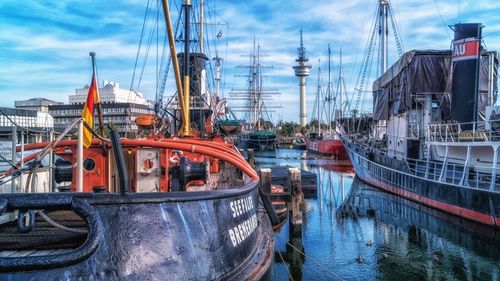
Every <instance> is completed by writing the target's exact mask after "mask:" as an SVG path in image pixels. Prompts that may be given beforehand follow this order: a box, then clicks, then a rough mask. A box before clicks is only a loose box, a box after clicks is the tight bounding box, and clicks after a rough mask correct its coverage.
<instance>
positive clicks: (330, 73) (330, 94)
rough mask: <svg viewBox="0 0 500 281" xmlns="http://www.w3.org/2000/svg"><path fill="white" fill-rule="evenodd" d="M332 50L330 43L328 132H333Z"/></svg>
mask: <svg viewBox="0 0 500 281" xmlns="http://www.w3.org/2000/svg"><path fill="white" fill-rule="evenodd" d="M332 92H333V91H332V50H331V48H330V44H328V89H327V101H328V118H327V120H328V134H331V133H332V99H333V97H332Z"/></svg>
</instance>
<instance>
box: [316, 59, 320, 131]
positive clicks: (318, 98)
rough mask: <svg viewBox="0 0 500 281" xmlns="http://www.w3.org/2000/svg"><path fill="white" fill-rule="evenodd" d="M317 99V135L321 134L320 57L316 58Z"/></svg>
mask: <svg viewBox="0 0 500 281" xmlns="http://www.w3.org/2000/svg"><path fill="white" fill-rule="evenodd" d="M316 100H317V101H318V137H319V135H320V134H321V59H318V92H317V93H316Z"/></svg>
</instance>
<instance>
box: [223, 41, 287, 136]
mask: <svg viewBox="0 0 500 281" xmlns="http://www.w3.org/2000/svg"><path fill="white" fill-rule="evenodd" d="M260 50H261V47H260V44H258V43H257V42H256V40H255V39H254V41H253V47H252V49H251V52H250V55H249V58H250V64H249V65H240V66H237V68H248V69H249V71H248V75H243V76H246V77H248V79H247V82H248V86H247V88H243V89H236V88H233V89H232V90H231V92H230V93H229V95H230V96H231V97H232V100H233V101H236V100H243V101H245V102H246V104H244V105H236V106H234V105H232V106H231V108H232V109H233V111H234V112H244V113H245V114H246V118H248V121H249V122H250V123H251V126H250V130H251V131H262V130H264V129H265V128H264V127H265V126H264V124H262V120H263V118H262V114H263V113H267V112H272V110H273V109H276V108H280V106H268V105H265V104H264V101H266V100H269V99H270V96H271V95H277V94H279V92H278V91H277V90H272V89H266V88H264V86H263V76H264V75H263V74H262V69H263V68H270V66H264V65H262V62H261V57H262V54H261V51H260ZM237 76H241V75H237Z"/></svg>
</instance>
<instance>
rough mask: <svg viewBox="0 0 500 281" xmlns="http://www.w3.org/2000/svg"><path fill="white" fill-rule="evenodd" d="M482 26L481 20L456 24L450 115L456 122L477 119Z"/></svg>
mask: <svg viewBox="0 0 500 281" xmlns="http://www.w3.org/2000/svg"><path fill="white" fill-rule="evenodd" d="M481 30H482V24H480V23H461V24H456V25H455V38H454V39H453V47H452V65H453V77H452V85H451V90H452V98H451V119H453V120H455V121H457V122H459V123H467V122H475V121H477V109H478V102H477V100H478V95H479V94H478V88H479V87H478V85H479V81H478V79H479V75H478V74H479V52H480V42H481ZM471 128H472V126H470V128H469V129H471Z"/></svg>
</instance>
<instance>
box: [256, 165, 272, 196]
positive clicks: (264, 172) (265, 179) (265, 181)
mask: <svg viewBox="0 0 500 281" xmlns="http://www.w3.org/2000/svg"><path fill="white" fill-rule="evenodd" d="M259 174H260V186H261V188H262V191H264V193H265V194H271V169H269V168H262V169H260V170H259Z"/></svg>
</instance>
